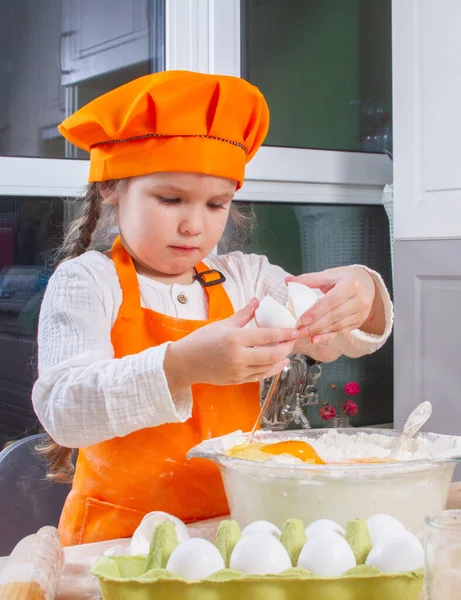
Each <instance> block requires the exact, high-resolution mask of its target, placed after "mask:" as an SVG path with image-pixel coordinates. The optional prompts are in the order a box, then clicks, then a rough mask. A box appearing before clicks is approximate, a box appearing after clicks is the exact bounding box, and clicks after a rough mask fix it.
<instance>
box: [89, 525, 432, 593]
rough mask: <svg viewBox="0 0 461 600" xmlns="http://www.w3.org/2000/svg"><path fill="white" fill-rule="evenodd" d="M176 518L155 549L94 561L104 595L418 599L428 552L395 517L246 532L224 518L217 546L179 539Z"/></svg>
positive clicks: (156, 538)
mask: <svg viewBox="0 0 461 600" xmlns="http://www.w3.org/2000/svg"><path fill="white" fill-rule="evenodd" d="M178 530H179V531H180V532H181V531H182V528H181V527H180V526H179V527H178V524H177V523H175V522H173V521H172V520H168V521H164V522H161V523H159V524H157V525H156V526H155V528H154V531H153V535H152V540H151V543H150V548H149V552H148V554H147V555H146V554H144V555H138V556H119V557H117V556H102V557H100V558H99V559H98V560H97V562H96V563H95V565H94V566H93V569H92V573H93V574H94V575H95V576H96V577H97V578H98V580H99V585H100V589H101V594H102V597H103V599H104V600H109V599H110V598H117V599H119V600H150V599H152V600H170V599H171V598H175V600H182V599H184V600H186V598H187V600H195V599H197V600H199V599H200V600H201V599H202V598H203V597H206V598H207V600H214V599H216V600H233V599H238V600H250V599H253V598H254V597H261V594H262V595H264V598H265V599H267V600H282V599H285V598H290V600H298V599H299V600H301V599H303V600H305V599H306V598H322V600H342V599H343V598H347V600H389V599H391V598H392V600H416V599H417V598H418V596H419V594H420V592H421V589H422V585H423V569H422V568H421V567H422V564H423V550H422V546H421V544H420V542H419V540H417V538H416V537H415V536H413V535H412V534H411V533H409V532H408V531H407V530H406V529H405V528H404V527H403V525H401V524H400V523H399V522H398V521H397V520H396V519H394V518H393V517H391V516H390V515H375V516H374V517H371V518H370V519H368V520H364V519H355V520H352V521H349V522H348V523H347V525H346V528H345V530H344V529H342V528H341V527H340V526H339V525H338V524H336V523H334V522H333V521H330V520H328V519H321V520H319V521H316V522H314V523H311V524H310V525H308V526H307V527H305V526H304V524H303V522H302V521H301V520H299V519H288V520H287V521H286V522H285V524H284V526H283V528H282V530H281V531H280V530H279V529H278V528H277V527H275V526H274V525H273V524H272V523H268V522H266V521H258V522H255V523H252V524H250V525H249V526H248V527H246V528H245V529H244V530H243V531H241V530H240V527H239V525H238V523H237V522H236V521H233V520H224V521H222V522H221V524H220V526H219V528H218V532H217V535H216V541H215V544H212V543H211V542H209V541H207V540H204V539H201V538H185V537H184V536H181V538H182V540H181V541H180V539H179V538H178V533H177V531H178Z"/></svg>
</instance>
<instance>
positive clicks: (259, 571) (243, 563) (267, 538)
mask: <svg viewBox="0 0 461 600" xmlns="http://www.w3.org/2000/svg"><path fill="white" fill-rule="evenodd" d="M229 566H230V568H231V569H236V570H237V571H241V572H242V573H247V574H248V575H278V574H279V573H281V572H282V571H285V570H286V569H290V568H291V567H292V564H291V560H290V556H289V554H288V552H287V550H286V548H285V546H284V545H283V544H282V543H281V542H280V541H279V540H278V539H277V538H276V537H274V536H273V535H272V534H271V533H267V532H264V531H259V532H258V531H255V532H253V533H251V534H249V535H245V536H243V537H241V538H240V540H239V541H238V542H237V543H236V545H235V548H234V549H233V551H232V554H231V558H230V565H229Z"/></svg>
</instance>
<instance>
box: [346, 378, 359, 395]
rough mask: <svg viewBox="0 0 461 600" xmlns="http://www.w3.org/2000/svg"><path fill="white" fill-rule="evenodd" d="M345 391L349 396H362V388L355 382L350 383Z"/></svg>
mask: <svg viewBox="0 0 461 600" xmlns="http://www.w3.org/2000/svg"><path fill="white" fill-rule="evenodd" d="M344 391H345V392H346V394H347V395H348V396H357V394H360V386H359V384H358V383H356V382H355V381H350V382H349V383H346V385H345V386H344Z"/></svg>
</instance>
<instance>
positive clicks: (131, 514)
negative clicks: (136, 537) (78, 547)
mask: <svg viewBox="0 0 461 600" xmlns="http://www.w3.org/2000/svg"><path fill="white" fill-rule="evenodd" d="M145 515H146V513H145V512H143V511H141V510H136V509H135V508H127V507H126V506H120V505H118V504H112V503H111V502H104V501H103V500H98V499H96V498H87V500H86V505H85V515H84V518H83V524H82V531H81V535H80V543H81V544H91V543H93V542H102V541H105V540H116V539H119V538H128V537H131V536H132V535H133V533H134V531H135V529H136V528H137V527H138V525H139V524H140V522H141V520H142V519H143V517H144V516H145Z"/></svg>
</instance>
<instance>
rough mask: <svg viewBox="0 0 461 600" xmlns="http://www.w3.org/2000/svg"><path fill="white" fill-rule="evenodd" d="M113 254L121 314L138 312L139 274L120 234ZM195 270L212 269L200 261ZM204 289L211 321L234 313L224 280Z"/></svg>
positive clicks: (211, 278) (208, 278)
mask: <svg viewBox="0 0 461 600" xmlns="http://www.w3.org/2000/svg"><path fill="white" fill-rule="evenodd" d="M111 256H112V260H113V261H114V264H115V268H116V270H117V274H118V278H119V281H120V286H121V288H122V305H121V307H120V315H122V314H123V315H124V316H127V314H128V313H131V314H133V312H137V311H138V310H139V309H140V308H141V292H140V290H139V282H138V275H137V273H136V269H135V267H134V264H133V259H132V258H131V256H130V254H129V253H128V252H127V251H126V249H125V247H124V246H123V244H122V241H121V239H120V236H117V237H116V238H115V240H114V243H113V244H112V249H111ZM195 271H196V273H197V274H200V273H203V272H204V271H208V272H209V271H210V269H209V267H208V266H207V265H206V264H205V263H203V262H200V263H198V264H197V265H196V266H195ZM214 274H218V275H220V274H219V272H218V271H212V273H211V274H209V273H207V274H206V276H205V275H203V276H202V278H203V279H204V280H205V281H206V282H209V281H211V282H213V281H215V280H216V275H214ZM199 280H200V278H199ZM204 289H205V292H206V294H207V297H208V320H209V321H219V320H221V319H227V318H228V317H230V316H232V315H233V314H234V307H233V306H232V302H231V301H230V299H229V296H228V295H227V292H226V290H225V289H224V287H223V285H222V282H219V283H213V285H206V286H204Z"/></svg>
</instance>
